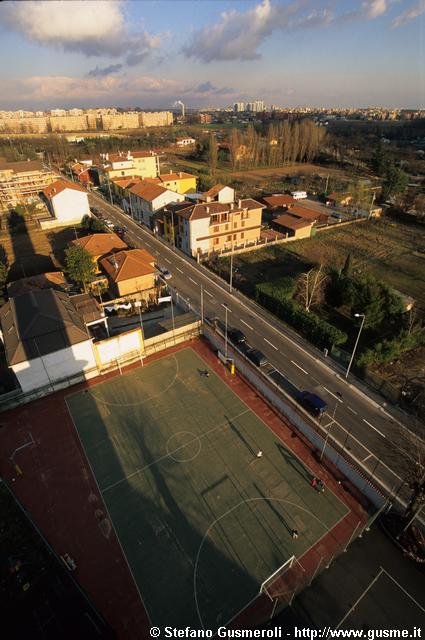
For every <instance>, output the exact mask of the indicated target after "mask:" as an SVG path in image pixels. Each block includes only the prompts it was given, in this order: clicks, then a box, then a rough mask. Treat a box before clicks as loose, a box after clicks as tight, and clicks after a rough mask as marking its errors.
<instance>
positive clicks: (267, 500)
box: [253, 482, 294, 534]
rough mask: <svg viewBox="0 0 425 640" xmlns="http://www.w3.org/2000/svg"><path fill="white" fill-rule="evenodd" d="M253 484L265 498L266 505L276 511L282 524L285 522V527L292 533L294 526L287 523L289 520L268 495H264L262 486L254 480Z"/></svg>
mask: <svg viewBox="0 0 425 640" xmlns="http://www.w3.org/2000/svg"><path fill="white" fill-rule="evenodd" d="M253 486H254V488H255V489H256V491H257V492H258V494H259V495H260V496H261V497H262V498H263V499H264V501H265V503H266V505H267V506H268V508H269V509H270V511H272V512H273V513H274V515H275V516H276V518H277V519H278V520H279V522H280V523H281V524H283V526H284V527H285V529H286V530H287V532H288V533H289V534H291V533H292V531H293V530H294V527H290V526H289V524H288V523H287V521H286V520H285V518H284V517H283V515H282V514H281V513H279V511H278V510H277V509H276V507H275V506H274V504H273V502H272V501H271V500H270V498H267V496H265V495H264V493H263V492H262V491H261V489H260V487H259V486H258V485H257V484H256V483H255V482H253Z"/></svg>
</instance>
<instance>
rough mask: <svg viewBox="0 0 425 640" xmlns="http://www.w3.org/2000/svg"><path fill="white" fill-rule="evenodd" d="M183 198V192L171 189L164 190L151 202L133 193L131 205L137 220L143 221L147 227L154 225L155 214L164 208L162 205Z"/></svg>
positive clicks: (181, 200) (180, 200)
mask: <svg viewBox="0 0 425 640" xmlns="http://www.w3.org/2000/svg"><path fill="white" fill-rule="evenodd" d="M183 200H184V196H183V195H182V194H180V193H176V192H175V191H169V190H167V191H164V193H162V194H161V195H160V196H158V197H157V198H155V200H152V201H151V202H150V201H147V200H144V199H143V198H141V197H140V196H138V195H136V194H134V193H132V194H131V205H132V209H133V216H134V217H135V218H136V220H139V222H143V224H145V225H146V226H147V227H152V224H153V214H154V213H155V212H156V211H158V210H159V209H162V207H165V205H167V204H170V203H171V202H183Z"/></svg>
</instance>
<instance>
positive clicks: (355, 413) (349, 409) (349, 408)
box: [347, 406, 357, 416]
mask: <svg viewBox="0 0 425 640" xmlns="http://www.w3.org/2000/svg"><path fill="white" fill-rule="evenodd" d="M347 409H348V411H351V413H354V415H355V416H356V415H357V411H354V409H352V408H351V407H348V406H347Z"/></svg>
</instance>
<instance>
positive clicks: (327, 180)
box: [325, 173, 329, 196]
mask: <svg viewBox="0 0 425 640" xmlns="http://www.w3.org/2000/svg"><path fill="white" fill-rule="evenodd" d="M328 187H329V173H328V175H327V176H326V187H325V196H327V195H328Z"/></svg>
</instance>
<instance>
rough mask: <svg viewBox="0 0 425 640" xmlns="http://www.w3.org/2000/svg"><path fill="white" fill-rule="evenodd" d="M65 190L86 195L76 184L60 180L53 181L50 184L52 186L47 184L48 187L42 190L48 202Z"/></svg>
mask: <svg viewBox="0 0 425 640" xmlns="http://www.w3.org/2000/svg"><path fill="white" fill-rule="evenodd" d="M65 189H72V190H73V191H82V192H83V193H86V190H85V189H84V188H83V187H81V186H80V185H79V184H77V183H76V182H66V181H65V180H60V179H59V180H55V181H54V182H52V184H49V186H48V187H46V188H45V189H43V193H44V195H45V196H46V198H49V200H51V199H52V198H54V197H55V196H57V195H58V193H61V192H62V191H65Z"/></svg>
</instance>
